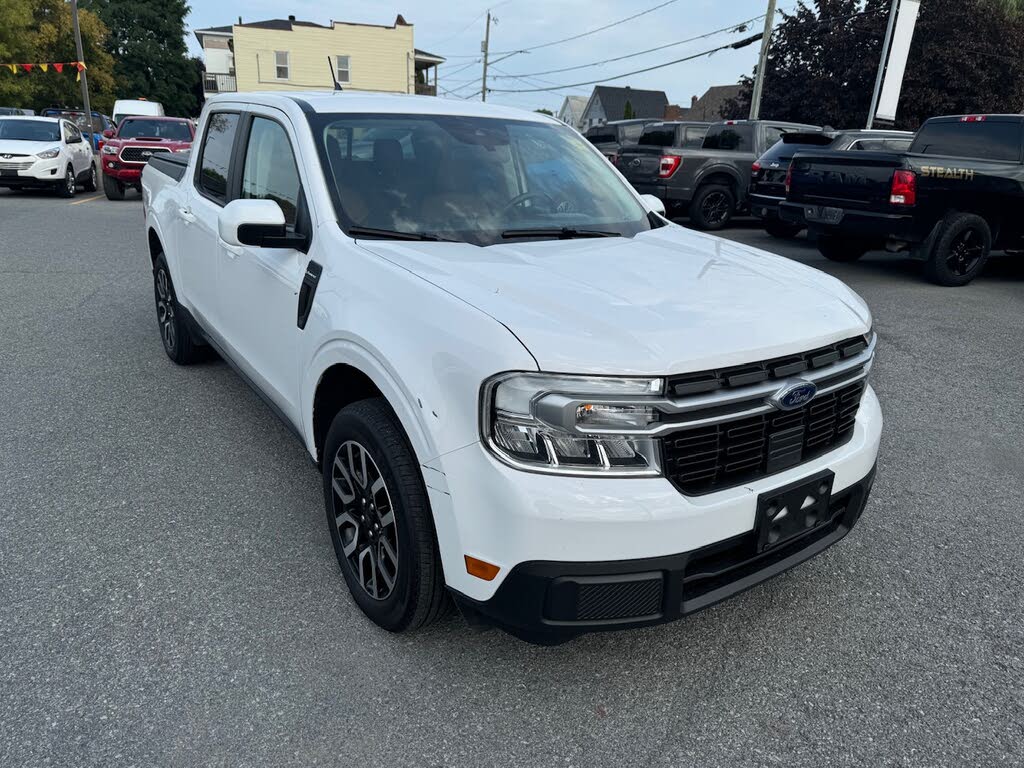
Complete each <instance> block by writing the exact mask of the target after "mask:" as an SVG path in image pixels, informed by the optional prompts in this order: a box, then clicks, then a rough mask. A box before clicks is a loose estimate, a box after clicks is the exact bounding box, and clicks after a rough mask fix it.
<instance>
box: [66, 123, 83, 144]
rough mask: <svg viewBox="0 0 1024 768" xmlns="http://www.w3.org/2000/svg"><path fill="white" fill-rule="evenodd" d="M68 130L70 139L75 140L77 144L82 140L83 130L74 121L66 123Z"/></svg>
mask: <svg viewBox="0 0 1024 768" xmlns="http://www.w3.org/2000/svg"><path fill="white" fill-rule="evenodd" d="M65 125H66V126H67V130H68V140H69V141H73V142H75V143H76V144H77V143H78V142H79V141H81V140H82V132H81V131H80V130H78V126H77V125H75V124H74V123H65Z"/></svg>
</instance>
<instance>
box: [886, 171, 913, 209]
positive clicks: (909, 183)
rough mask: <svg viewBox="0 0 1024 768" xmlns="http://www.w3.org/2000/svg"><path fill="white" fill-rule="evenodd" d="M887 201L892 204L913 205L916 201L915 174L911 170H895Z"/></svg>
mask: <svg viewBox="0 0 1024 768" xmlns="http://www.w3.org/2000/svg"><path fill="white" fill-rule="evenodd" d="M889 202H890V203H892V204H893V205H915V204H916V203H917V174H916V173H914V172H913V171H896V172H895V173H894V174H893V175H892V189H891V190H890V192H889Z"/></svg>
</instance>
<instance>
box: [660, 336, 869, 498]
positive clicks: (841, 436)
mask: <svg viewBox="0 0 1024 768" xmlns="http://www.w3.org/2000/svg"><path fill="white" fill-rule="evenodd" d="M808 354H815V353H808ZM725 378H727V377H725ZM723 380H724V379H723ZM864 387H865V384H864V381H856V382H853V383H851V384H848V385H846V386H844V387H841V388H839V389H836V390H834V391H832V392H828V393H826V394H822V395H818V396H817V397H815V398H814V399H813V400H811V401H810V402H809V403H808V404H807V405H805V406H804V407H802V408H799V409H797V410H794V411H780V412H770V413H764V414H759V415H756V416H750V417H746V418H740V419H734V420H731V421H724V422H720V423H718V424H712V425H710V426H705V427H696V428H692V429H686V430H681V431H679V432H674V433H672V434H669V435H667V436H666V437H665V438H664V439H663V441H662V451H663V456H664V463H665V473H666V476H667V477H668V479H669V480H670V481H671V482H672V483H673V484H674V485H675V486H676V488H678V489H679V490H680V491H682V492H683V493H685V494H687V495H690V496H699V495H702V494H706V493H711V492H713V491H717V490H721V489H722V488H729V487H732V486H735V485H739V484H740V483H745V482H750V481H752V480H756V479H758V478H761V477H766V476H767V475H772V474H775V473H776V472H781V471H783V470H785V469H789V468H790V467H793V466H796V465H797V464H801V463H803V462H805V461H810V460H811V459H814V458H816V457H818V456H821V455H822V454H824V453H827V452H828V451H831V450H832V449H834V448H837V447H839V446H840V445H843V444H844V443H846V442H847V441H848V440H849V439H850V437H851V436H852V435H853V427H854V421H855V419H856V418H857V410H858V408H859V407H860V401H861V396H862V395H863V394H864Z"/></svg>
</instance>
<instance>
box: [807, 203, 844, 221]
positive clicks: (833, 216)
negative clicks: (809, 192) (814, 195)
mask: <svg viewBox="0 0 1024 768" xmlns="http://www.w3.org/2000/svg"><path fill="white" fill-rule="evenodd" d="M844 213H846V212H845V211H844V210H843V209H842V208H831V207H829V206H826V205H808V206H804V217H805V218H806V219H807V220H808V221H817V222H820V223H822V224H838V223H839V222H841V221H842V220H843V214H844Z"/></svg>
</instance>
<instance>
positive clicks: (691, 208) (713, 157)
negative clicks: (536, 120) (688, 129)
mask: <svg viewBox="0 0 1024 768" xmlns="http://www.w3.org/2000/svg"><path fill="white" fill-rule="evenodd" d="M813 129H814V126H809V125H799V124H796V123H782V122H778V121H768V120H760V121H758V120H754V121H750V120H723V121H721V122H718V123H713V124H712V125H711V126H710V127H709V128H708V130H707V133H706V134H705V136H704V141H703V143H702V144H701V146H700V147H699V148H691V149H685V148H676V147H672V148H668V149H667V150H666V151H665V152H663V153H661V155H657V153H654V154H652V153H651V152H650V151H648V150H644V149H639V148H637V147H633V148H631V149H629V150H625V151H623V153H622V156H621V157H620V158H619V163H618V165H619V168H620V169H621V170H622V173H623V175H624V176H625V177H626V178H627V179H628V180H629V183H630V184H632V185H633V186H634V187H635V188H636V189H637V191H638V192H641V193H643V194H651V195H654V196H655V197H657V198H658V199H660V200H661V201H662V202H664V204H665V206H666V208H667V209H668V212H669V214H670V215H673V216H678V215H682V214H684V213H689V216H690V221H691V222H692V223H693V224H694V226H696V227H697V228H698V229H706V230H717V229H721V228H722V227H724V226H726V225H727V224H728V223H729V222H730V221H731V220H732V217H733V214H734V213H736V211H737V210H743V209H745V207H746V196H747V187H748V185H749V184H750V165H751V163H753V162H754V160H755V159H756V158H758V157H760V156H761V155H762V154H763V153H764V151H765V150H766V149H767V148H768V147H770V146H772V145H773V144H774V143H775V142H776V141H778V140H779V139H780V138H781V137H782V136H783V134H786V133H789V132H790V131H798V130H813ZM655 158H657V163H655V162H654V159H655ZM637 160H639V161H640V162H639V163H637V162H636V161H637Z"/></svg>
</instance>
